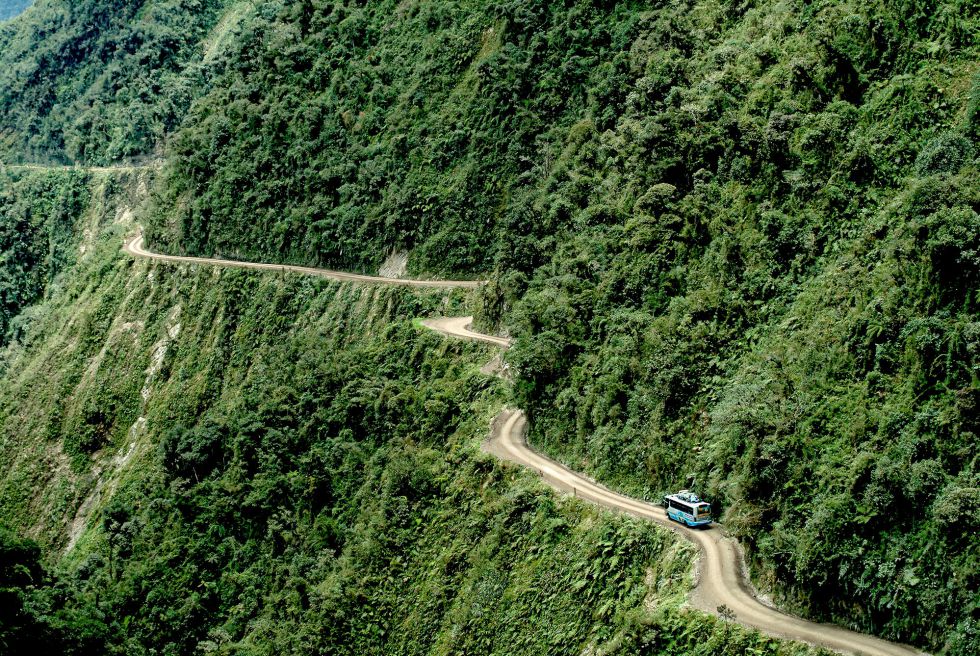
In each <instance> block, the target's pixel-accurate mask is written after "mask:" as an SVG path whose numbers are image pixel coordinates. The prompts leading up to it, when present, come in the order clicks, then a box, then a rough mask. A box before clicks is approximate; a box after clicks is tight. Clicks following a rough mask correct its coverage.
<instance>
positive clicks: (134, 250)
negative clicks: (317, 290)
mask: <svg viewBox="0 0 980 656" xmlns="http://www.w3.org/2000/svg"><path fill="white" fill-rule="evenodd" d="M123 250H124V251H125V252H126V253H128V254H130V255H132V256H133V257H143V258H149V259H151V260H158V261H160V262H170V263H173V264H198V265H206V266H219V267H228V268H233V269H257V270H259V271H283V272H288V273H302V274H306V275H310V276H320V277H321V278H329V279H331V280H339V281H341V282H362V283H368V284H384V285H403V286H405V287H437V288H444V289H455V288H462V289H475V288H476V287H479V286H480V285H482V284H483V282H482V281H480V280H413V279H411V278H382V277H380V276H365V275H361V274H358V273H347V272H345V271H332V270H330V269H318V268H316V267H305V266H296V265H293V264H264V263H261V262H239V261H237V260H225V259H221V258H216V257H189V256H182V255H162V254H160V253H154V252H152V251H148V250H146V247H145V246H144V245H143V235H137V236H136V237H134V238H133V239H130V240H128V241H127V242H126V243H125V244H124V245H123Z"/></svg>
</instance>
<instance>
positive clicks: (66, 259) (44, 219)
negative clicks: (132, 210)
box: [0, 172, 105, 346]
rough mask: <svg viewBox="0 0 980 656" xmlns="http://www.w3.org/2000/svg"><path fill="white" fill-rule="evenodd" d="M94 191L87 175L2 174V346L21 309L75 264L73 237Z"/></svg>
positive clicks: (0, 324)
mask: <svg viewBox="0 0 980 656" xmlns="http://www.w3.org/2000/svg"><path fill="white" fill-rule="evenodd" d="M89 190H90V185H89V180H88V178H87V176H86V175H84V174H81V173H76V172H65V173H34V174H28V175H26V176H25V175H18V174H13V175H9V176H4V173H3V172H0V346H2V345H3V344H4V343H5V342H6V341H7V338H8V336H9V335H8V332H9V331H11V330H12V327H11V322H12V321H14V320H15V319H16V318H17V316H18V315H19V314H20V312H21V310H24V309H25V308H27V307H28V306H29V305H30V304H31V303H33V302H35V301H36V300H38V299H39V298H40V297H41V295H42V294H43V293H44V290H45V289H46V288H47V285H48V284H49V283H50V282H51V281H52V280H53V279H54V277H55V276H56V275H57V274H58V273H59V272H60V271H61V270H63V269H64V268H65V267H66V266H68V265H70V264H71V263H72V262H73V261H74V253H73V252H72V250H73V249H74V248H75V247H76V246H77V245H78V244H77V241H78V240H77V238H76V237H75V236H74V235H73V234H72V232H73V230H74V229H75V225H76V221H77V220H78V218H79V217H80V216H82V215H83V212H84V211H85V209H87V208H88V206H89ZM101 191H102V192H103V193H104V192H105V188H104V187H103V188H102V190H101Z"/></svg>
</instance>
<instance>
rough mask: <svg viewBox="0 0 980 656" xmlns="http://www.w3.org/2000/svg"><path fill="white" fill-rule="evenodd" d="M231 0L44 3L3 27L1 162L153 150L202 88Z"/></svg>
mask: <svg viewBox="0 0 980 656" xmlns="http://www.w3.org/2000/svg"><path fill="white" fill-rule="evenodd" d="M224 4H225V3H224V2H223V0H166V1H163V2H155V1H152V0H112V1H109V2H106V1H104V0H73V1H72V2H59V1H57V0H38V1H37V2H36V3H35V6H34V7H33V8H32V10H31V12H30V15H29V16H25V19H26V20H23V21H13V22H11V23H7V24H3V25H0V160H4V161H8V162H9V161H40V162H84V163H107V162H113V161H118V160H120V159H126V158H132V157H136V156H141V155H147V154H149V153H152V152H153V151H154V150H156V149H158V148H162V145H163V142H164V139H165V136H166V135H167V134H168V133H169V132H170V131H171V130H173V129H174V128H175V127H176V125H177V123H178V122H179V121H180V120H181V119H182V118H183V116H184V114H185V112H186V111H187V108H188V107H189V106H190V102H191V100H192V99H193V98H194V96H195V94H196V93H197V92H198V91H199V90H200V89H201V87H202V84H203V80H202V75H203V73H202V71H201V70H200V69H199V68H194V67H190V64H191V63H192V62H194V61H199V59H200V57H199V54H200V48H199V46H200V42H201V41H202V40H203V39H204V38H205V37H206V36H207V35H208V33H209V30H210V28H211V26H212V25H213V24H214V22H215V21H216V20H217V19H218V16H219V12H220V10H221V9H222V7H223V6H224Z"/></svg>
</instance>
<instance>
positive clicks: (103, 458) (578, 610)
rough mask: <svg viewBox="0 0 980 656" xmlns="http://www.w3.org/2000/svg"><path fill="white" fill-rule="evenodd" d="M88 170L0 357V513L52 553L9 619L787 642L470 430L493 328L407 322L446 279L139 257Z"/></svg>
mask: <svg viewBox="0 0 980 656" xmlns="http://www.w3.org/2000/svg"><path fill="white" fill-rule="evenodd" d="M90 183H91V184H92V187H91V188H90V189H91V196H90V197H91V198H92V199H93V200H92V201H91V202H90V204H89V205H88V207H87V209H86V211H84V212H83V213H82V215H81V216H79V217H76V223H75V230H73V231H72V234H73V235H74V236H75V237H74V238H73V240H72V244H73V246H74V247H75V248H74V249H75V251H76V252H77V253H78V256H77V258H76V259H75V261H74V262H73V264H72V265H71V266H70V267H68V268H67V269H65V270H63V271H61V273H60V274H58V275H57V276H56V277H55V278H54V281H53V283H52V284H51V286H50V287H49V289H48V291H47V293H46V296H45V298H44V300H43V301H41V302H39V303H37V304H36V305H34V306H33V307H32V309H31V310H30V311H29V316H30V321H29V323H28V325H26V326H24V327H23V328H22V329H21V331H20V332H19V333H18V334H17V335H15V336H14V338H13V339H12V340H11V342H10V343H9V344H8V345H7V347H6V348H5V349H4V351H3V352H2V356H0V370H2V372H3V376H2V382H0V434H2V435H3V442H2V449H0V481H2V483H0V499H3V503H2V504H0V520H2V522H3V523H4V524H5V525H7V526H8V527H10V528H13V529H15V530H16V531H17V532H18V533H20V534H21V535H23V536H29V537H31V538H33V539H34V540H36V541H37V542H38V543H39V544H41V545H42V547H43V551H44V552H45V553H47V557H46V558H45V561H46V562H47V564H48V566H49V567H51V569H52V572H53V575H54V576H56V578H57V581H56V582H54V583H52V584H50V585H49V587H41V588H37V587H35V588H30V589H28V591H25V592H22V593H21V594H22V596H23V597H24V599H25V600H26V601H25V603H24V605H25V607H26V608H29V609H34V610H35V611H37V610H38V609H42V608H43V609H47V610H46V612H45V613H44V614H42V615H41V618H40V619H36V622H37V623H36V624H34V625H31V626H30V628H29V631H30V634H29V636H31V637H30V638H29V640H35V639H37V640H40V636H44V639H45V640H48V641H49V643H50V644H52V645H57V647H58V648H59V649H63V650H65V651H66V653H106V652H118V653H126V654H143V653H146V654H149V653H160V652H161V651H162V652H164V653H174V654H180V653H188V654H190V653H199V652H200V651H202V650H203V651H205V652H209V653H211V652H217V653H262V654H265V653H268V654H278V653H294V652H295V653H310V652H322V653H337V654H366V653H404V654H449V653H486V652H492V651H497V652H500V653H514V654H520V653H528V654H530V653H541V652H542V651H549V652H555V653H565V652H567V651H568V650H569V649H571V650H573V651H582V650H585V651H597V653H598V652H606V651H623V650H626V651H631V652H644V653H677V654H687V653H696V650H697V649H698V648H699V645H701V644H704V642H705V641H713V642H715V643H716V644H718V645H724V646H725V647H726V648H729V649H748V648H751V649H756V650H759V653H770V654H776V653H797V652H799V653H802V652H805V651H807V650H806V649H803V648H793V647H790V646H786V645H780V643H778V642H775V641H772V640H768V639H764V638H760V637H759V636H757V635H755V634H752V633H749V632H746V631H742V630H739V629H735V628H732V627H728V626H724V623H719V622H718V621H717V620H714V619H711V618H706V617H702V616H699V615H693V616H692V615H690V614H689V613H688V612H685V611H683V610H682V608H681V605H682V603H683V598H684V593H685V592H686V590H688V589H689V587H690V584H691V575H692V573H691V571H690V567H691V563H692V562H693V561H692V559H693V553H692V549H691V548H690V547H688V546H687V545H685V544H683V543H678V542H677V541H676V540H675V539H674V538H673V537H672V536H671V535H670V534H669V533H667V532H664V531H661V530H655V529H652V528H651V527H650V526H648V525H645V524H643V523H639V522H637V521H635V520H629V519H625V518H616V517H613V516H610V515H607V514H603V513H600V512H598V511H597V510H594V509H592V508H589V507H587V506H583V505H581V504H579V503H577V502H575V501H574V500H570V499H569V500H556V499H555V498H553V497H551V496H550V495H548V494H543V493H542V492H541V488H540V487H539V485H538V484H537V483H536V482H535V481H534V480H533V478H531V477H530V476H528V475H518V474H516V473H515V472H513V471H511V472H510V473H505V471H504V470H503V469H502V468H501V466H500V465H498V464H496V463H495V462H494V461H493V460H491V459H490V458H489V457H488V456H485V455H481V454H480V453H479V449H478V446H479V443H480V441H481V440H482V439H484V437H485V436H486V434H487V426H488V424H489V420H490V417H491V416H492V415H493V414H494V413H495V412H496V410H497V409H499V407H500V405H501V403H502V401H503V400H504V395H503V390H502V387H501V385H502V384H501V383H500V382H499V381H498V380H497V379H495V378H493V377H490V376H487V375H485V374H484V373H482V372H481V368H482V367H483V365H484V364H485V363H486V362H487V361H488V360H489V359H490V358H491V357H492V353H491V352H490V351H489V350H488V349H487V348H484V347H479V346H472V345H464V344H457V343H452V342H447V341H445V340H443V339H441V338H439V337H438V336H436V335H434V334H431V333H429V332H428V331H422V330H420V329H419V328H418V327H417V326H416V324H415V323H414V322H413V319H414V318H415V317H418V316H422V315H426V314H429V313H432V312H436V311H439V312H446V313H453V312H460V311H462V310H464V309H465V303H466V302H468V299H467V295H466V294H467V293H464V292H461V291H455V292H444V291H431V290H429V291H426V290H409V289H403V288H391V287H384V286H364V285H353V284H339V283H331V282H327V281H323V280H318V279H311V278H307V277H302V276H296V275H285V276H284V275H282V274H277V273H274V272H273V273H250V272H241V271H234V270H223V269H214V268H209V267H197V266H171V265H157V264H152V263H149V262H147V261H135V260H132V259H131V258H129V257H127V256H125V255H124V254H122V253H121V252H120V248H119V247H120V245H121V242H122V238H123V237H124V236H125V235H127V234H130V233H131V232H132V230H133V229H134V225H133V223H132V216H133V213H132V212H131V211H130V210H131V209H135V213H136V215H137V216H138V215H139V211H140V210H139V202H138V201H139V196H140V193H139V192H140V189H141V184H140V180H139V178H138V176H137V177H136V178H132V179H128V180H127V179H126V177H125V176H123V178H122V180H121V181H120V182H118V183H117V184H118V188H119V190H120V191H119V193H118V194H117V195H115V196H105V197H104V196H100V195H99V193H98V192H97V190H98V188H99V186H100V185H105V184H106V181H105V180H98V179H96V180H91V181H90ZM112 202H116V203H118V205H117V206H116V207H117V209H116V210H115V211H112V210H111V209H110V207H111V203H112ZM83 225H84V226H85V229H79V228H81V226H83ZM4 540H5V542H4V545H5V550H6V551H5V553H8V554H9V553H16V554H22V552H23V549H20V548H18V549H19V550H18V549H12V548H8V546H9V545H10V544H13V543H11V542H10V541H9V540H8V538H7V537H4ZM23 553H27V552H23ZM18 557H23V558H26V557H27V556H24V555H21V556H18ZM35 582H37V581H35ZM4 628H5V629H9V625H6V626H4ZM0 635H2V637H3V638H4V639H5V644H8V645H14V646H16V645H20V644H22V643H18V642H17V640H18V639H22V640H27V639H25V635H24V633H23V632H22V633H21V634H20V635H19V636H18V634H16V632H13V633H11V632H10V631H6V632H0ZM11 636H13V637H11ZM29 640H27V641H28V642H29ZM59 641H61V642H59Z"/></svg>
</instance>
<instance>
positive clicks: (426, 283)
mask: <svg viewBox="0 0 980 656" xmlns="http://www.w3.org/2000/svg"><path fill="white" fill-rule="evenodd" d="M124 248H125V250H126V252H127V253H129V254H130V255H133V256H134V257H146V258H150V259H154V260H160V261H164V262H175V263H183V264H204V265H213V266H223V267H236V268H243V269H258V270H264V271H291V272H295V273H306V274H311V275H318V276H323V277H326V278H332V279H334V280H343V281H355V282H367V283H373V284H378V283H383V284H394V285H411V286H415V287H464V288H472V287H477V286H478V285H479V284H480V283H479V282H474V281H452V280H405V279H393V278H379V277H375V276H362V275H357V274H351V273H344V272H341V271H329V270H326V269H315V268H311V267H301V266H289V265H285V266H284V265H279V264H261V263H255V262H235V261H231V260H222V259H215V258H199V257H180V256H173V255H159V254H157V253H152V252H149V251H147V250H146V249H145V248H143V240H142V238H141V237H137V238H136V239H133V240H131V241H129V242H127V243H126V245H125V247H124ZM472 321H473V318H472V317H453V318H440V319H426V320H425V321H423V322H422V323H423V325H425V326H426V327H427V328H429V329H431V330H434V331H437V332H439V333H442V334H444V335H449V336H452V337H457V338H460V339H468V340H474V341H480V342H486V343H488V344H493V345H494V346H498V347H502V348H508V347H509V346H510V344H511V342H510V340H508V339H506V338H503V337H495V336H493V335H484V334H481V333H478V332H475V331H473V330H471V329H470V324H471V323H472ZM526 434H527V418H526V417H525V416H524V413H523V412H521V411H520V410H514V409H507V410H504V411H502V412H501V413H500V414H499V415H498V416H497V417H496V418H495V419H494V422H493V426H492V429H491V435H490V439H489V440H488V441H487V442H486V444H485V445H484V448H485V449H486V450H487V451H488V452H489V453H492V454H494V455H496V456H498V457H500V458H503V459H506V460H509V461H512V462H515V463H518V464H520V465H523V466H525V467H529V468H531V469H533V470H535V471H537V472H538V474H539V475H540V476H541V477H542V479H543V480H544V481H545V482H546V483H547V484H548V485H550V486H551V487H553V488H555V489H557V490H561V491H563V492H567V493H571V494H573V495H575V496H576V497H578V498H581V499H584V500H587V501H590V502H592V503H595V504H597V505H599V506H602V507H604V508H608V509H610V510H614V511H616V512H623V513H628V514H630V515H633V516H635V517H639V518H642V519H645V520H649V521H652V522H655V523H657V524H660V525H662V526H666V527H668V528H670V529H671V530H674V531H676V532H677V533H678V534H679V535H682V536H683V537H684V538H685V539H687V540H690V541H691V542H693V543H694V544H695V545H697V547H698V549H699V550H700V552H701V556H700V559H699V563H698V583H697V585H696V587H695V589H694V592H693V593H692V595H691V599H690V602H691V604H692V605H693V606H695V607H697V608H700V609H702V610H705V611H707V612H711V613H717V612H718V609H719V607H721V606H727V607H728V609H730V610H731V612H732V613H734V619H735V621H737V622H739V623H741V624H744V625H746V626H750V627H753V628H756V629H759V630H760V631H762V632H763V633H767V634H769V635H773V636H778V637H781V638H789V639H791V640H800V641H803V642H808V643H810V644H814V645H820V646H823V647H827V648H829V649H833V650H836V651H841V652H847V653H854V654H860V655H862V656H915V655H917V654H922V653H923V652H920V651H918V650H916V649H914V648H912V647H908V646H905V645H899V644H895V643H891V642H887V641H885V640H881V639H880V638H875V637H873V636H869V635H865V634H862V633H857V632H854V631H849V630H847V629H844V628H841V627H839V626H835V625H829V624H817V623H815V622H808V621H806V620H803V619H800V618H797V617H793V616H791V615H787V614H785V613H783V612H780V611H779V610H777V609H775V608H772V607H770V606H767V605H765V604H764V603H762V602H761V601H760V600H759V599H758V598H757V596H756V593H755V591H754V590H753V588H752V584H751V583H750V582H749V580H748V578H747V576H746V575H745V567H744V558H743V556H742V552H741V550H740V548H739V546H738V543H737V542H736V541H735V540H733V539H732V538H730V537H728V536H727V535H726V534H725V531H724V529H723V528H722V527H721V526H718V525H714V526H712V527H711V528H709V529H706V530H705V529H702V530H693V529H688V528H683V527H681V526H679V525H678V524H675V523H674V522H672V521H670V520H669V519H667V515H666V513H665V512H664V510H663V509H662V508H661V507H660V506H657V505H654V504H651V503H648V502H645V501H641V500H638V499H633V498H631V497H627V496H624V495H622V494H619V493H617V492H613V491H612V490H609V489H607V488H605V487H603V486H602V485H599V484H598V483H596V482H594V481H592V480H590V479H589V478H587V477H585V476H583V475H582V474H579V473H577V472H574V471H572V470H571V469H569V468H568V467H565V466H564V465H562V464H560V463H557V462H555V461H554V460H551V459H550V458H548V457H546V456H544V455H542V454H540V453H538V452H536V451H534V450H533V449H532V448H530V447H529V446H528V444H527V440H526V439H525V435H526Z"/></svg>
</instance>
